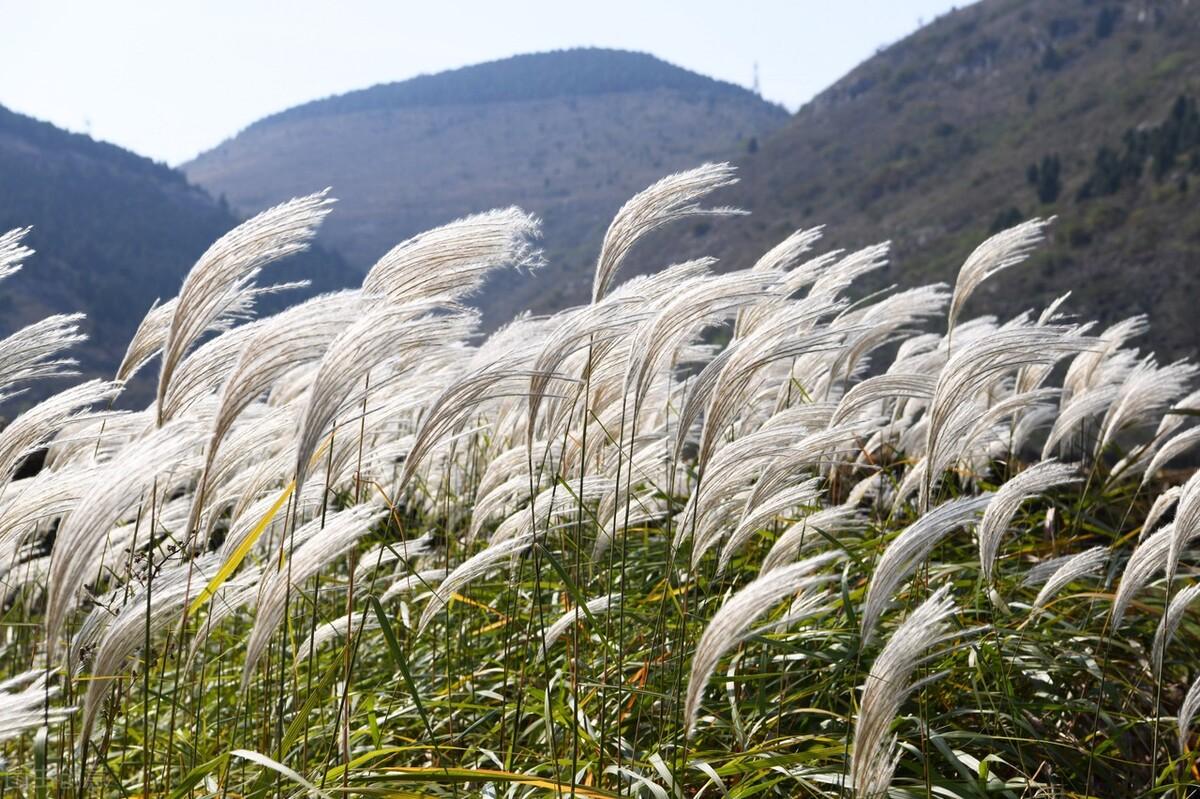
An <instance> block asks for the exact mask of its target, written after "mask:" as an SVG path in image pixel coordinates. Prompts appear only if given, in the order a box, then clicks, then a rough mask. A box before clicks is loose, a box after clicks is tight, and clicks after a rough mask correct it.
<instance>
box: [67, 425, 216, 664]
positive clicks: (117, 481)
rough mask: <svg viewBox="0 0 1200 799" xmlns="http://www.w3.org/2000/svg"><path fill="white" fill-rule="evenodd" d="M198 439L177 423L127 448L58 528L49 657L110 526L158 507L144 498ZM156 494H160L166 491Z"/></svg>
mask: <svg viewBox="0 0 1200 799" xmlns="http://www.w3.org/2000/svg"><path fill="white" fill-rule="evenodd" d="M202 435H203V433H202V428H201V426H200V424H199V423H198V422H197V421H196V420H194V419H191V418H188V417H184V418H182V419H178V420H176V421H174V422H170V423H168V424H167V425H166V426H165V427H162V428H159V429H158V430H156V431H155V432H154V433H152V434H150V435H149V436H147V437H146V438H144V439H142V440H140V441H138V442H136V443H135V444H132V445H130V446H128V447H126V448H125V449H123V450H122V451H121V453H120V455H119V456H118V457H116V458H115V459H113V460H112V461H110V462H109V463H107V464H105V466H104V468H103V469H101V470H99V471H98V472H97V473H96V476H95V478H94V479H93V481H92V483H91V485H90V486H89V487H88V491H87V493H86V494H84V496H83V497H82V498H81V499H80V502H79V508H77V509H76V511H75V512H73V513H71V515H70V516H68V517H67V519H66V521H65V522H64V523H63V524H62V525H61V526H60V527H59V529H58V534H57V536H56V537H55V540H54V550H53V558H52V563H51V566H50V578H49V580H48V581H47V593H48V596H47V603H46V615H45V620H46V641H47V648H48V649H49V651H50V653H51V655H53V653H54V649H55V647H56V646H57V641H58V636H59V633H60V632H61V631H62V625H63V623H64V622H65V621H66V617H67V614H68V613H69V612H70V610H71V608H72V607H73V606H74V604H75V597H76V593H77V592H78V591H79V589H80V588H82V587H83V585H84V583H85V582H86V581H87V580H88V578H89V577H90V576H91V575H93V574H95V571H96V563H95V557H96V553H97V552H99V551H101V550H102V548H103V547H102V545H103V542H104V539H105V537H106V536H107V535H108V533H109V529H110V527H111V525H112V524H113V523H115V522H117V521H119V520H120V519H121V517H122V514H124V513H126V512H127V511H128V510H129V509H130V508H132V507H133V506H135V505H136V504H137V503H138V502H146V500H150V502H155V501H157V499H156V498H151V497H149V496H147V494H148V493H149V492H150V489H151V488H152V486H153V485H154V483H155V478H156V477H158V476H160V474H161V473H163V472H165V471H166V470H167V469H169V468H173V469H177V470H179V469H184V470H187V469H188V468H189V467H190V463H189V461H190V458H189V455H192V454H193V453H194V451H195V449H196V446H197V445H198V444H199V442H200V437H201V436H202ZM197 465H198V464H197ZM158 489H159V491H160V492H162V491H163V490H164V489H165V486H164V485H162V484H160V485H159V486H158ZM146 504H147V505H149V504H150V503H146Z"/></svg>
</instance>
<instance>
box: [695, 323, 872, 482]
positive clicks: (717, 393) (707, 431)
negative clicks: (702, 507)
mask: <svg viewBox="0 0 1200 799" xmlns="http://www.w3.org/2000/svg"><path fill="white" fill-rule="evenodd" d="M827 311H828V306H822V307H821V308H820V309H819V310H818V311H813V310H811V309H809V308H806V307H805V306H803V305H799V304H796V305H792V306H789V307H785V308H783V309H781V311H780V312H778V313H776V314H772V316H771V317H770V318H768V319H767V320H764V321H763V323H762V324H760V325H759V326H758V327H756V328H755V330H754V332H753V333H751V334H750V335H748V336H746V338H744V339H739V340H738V341H736V342H734V343H733V344H731V345H730V346H729V348H728V349H726V350H725V351H724V352H723V353H722V355H726V353H728V355H727V356H726V357H724V358H722V357H720V356H718V357H717V358H714V359H713V360H712V361H711V362H710V363H709V364H708V366H706V367H705V368H704V369H703V371H701V373H700V376H699V378H698V379H697V381H696V383H695V384H694V385H693V386H692V390H691V391H690V392H689V393H688V396H687V400H686V401H685V403H684V406H683V408H682V409H681V410H680V413H679V419H678V422H679V425H680V427H679V438H678V439H677V441H676V448H675V451H676V457H678V455H679V454H680V453H681V451H682V447H683V443H684V438H683V437H684V434H685V431H686V430H687V429H688V428H689V427H690V426H691V424H692V422H693V421H694V420H695V419H697V418H698V417H699V415H700V408H701V407H702V405H703V407H704V426H703V428H702V430H701V435H700V447H699V452H698V453H697V456H696V462H697V463H698V464H700V465H701V466H703V464H705V463H706V462H707V461H708V459H709V458H710V457H711V456H712V453H713V450H714V448H715V446H716V444H717V442H718V440H719V438H720V437H721V436H722V435H724V434H725V433H726V432H727V431H728V428H729V425H730V424H731V423H732V422H733V420H734V418H735V417H736V416H737V414H738V412H739V411H741V410H743V409H744V407H745V402H746V399H747V398H748V397H749V396H750V395H752V394H753V393H754V389H755V383H756V382H757V381H758V380H759V379H760V378H761V375H762V371H763V369H764V368H765V367H767V366H768V365H769V364H771V363H772V362H775V361H780V360H785V359H789V358H795V357H798V356H800V355H803V354H805V353H809V352H818V351H822V350H832V349H836V348H837V347H839V346H840V345H841V343H842V341H843V340H844V338H845V335H846V333H847V332H848V331H845V330H828V329H825V330H814V329H813V325H814V324H815V322H816V319H817V318H818V317H819V316H821V315H824V313H826V312H827ZM710 372H715V374H712V375H711V376H710V375H709V374H708V373H710Z"/></svg>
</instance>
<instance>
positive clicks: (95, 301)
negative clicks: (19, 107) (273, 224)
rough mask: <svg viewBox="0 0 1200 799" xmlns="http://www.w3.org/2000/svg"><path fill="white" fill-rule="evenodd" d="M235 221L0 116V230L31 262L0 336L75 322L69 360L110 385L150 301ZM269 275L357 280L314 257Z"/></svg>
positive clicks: (9, 283) (157, 177)
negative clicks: (81, 332) (77, 331)
mask: <svg viewBox="0 0 1200 799" xmlns="http://www.w3.org/2000/svg"><path fill="white" fill-rule="evenodd" d="M238 221H239V220H238V218H237V217H235V216H234V215H233V214H232V213H231V212H230V210H229V209H228V208H226V207H224V206H223V205H221V204H220V203H217V202H216V201H214V200H213V199H212V198H211V197H210V196H209V195H208V194H206V193H205V192H204V191H203V190H202V189H199V188H197V187H195V186H192V185H189V184H188V182H187V179H186V178H185V177H184V176H183V174H182V173H180V172H177V171H175V170H173V169H169V168H168V167H166V166H163V165H161V164H157V163H154V162H153V161H150V160H148V159H145V158H142V157H140V156H137V155H134V154H133V153H130V152H128V151H126V150H122V149H121V148H119V147H115V146H113V145H110V144H105V143H101V142H97V141H94V140H92V139H91V138H90V137H88V136H82V135H79V134H73V133H67V132H66V131H63V130H60V129H58V128H56V127H54V126H53V125H50V124H48V123H45V122H39V121H37V120H35V119H31V118H29V117H26V116H22V115H21V114H16V113H13V112H12V111H9V110H8V109H5V108H3V107H0V231H5V230H10V229H11V228H14V227H24V226H27V225H32V226H33V230H32V231H31V232H30V233H29V235H28V237H27V238H26V240H25V241H26V243H27V244H29V245H30V246H31V247H33V248H34V249H35V250H36V251H37V252H36V253H35V254H34V255H33V256H32V257H31V258H30V259H29V260H28V261H27V262H26V265H25V267H24V268H23V269H22V270H21V271H20V272H18V273H17V274H16V275H14V276H12V277H10V278H8V279H6V280H5V281H4V283H3V284H0V312H2V314H3V317H2V318H3V321H2V322H0V335H6V334H8V333H11V332H12V331H13V330H16V329H17V328H18V327H20V326H22V325H24V324H28V323H29V322H32V321H34V320H36V319H40V318H42V317H44V316H46V315H48V314H51V313H69V312H75V311H82V312H84V313H86V314H87V316H88V319H87V322H86V323H85V324H84V329H85V331H86V332H87V333H88V335H89V341H88V342H87V343H85V344H83V345H81V347H79V348H77V349H75V350H73V352H72V355H73V356H74V357H76V358H77V359H78V360H79V361H80V365H81V368H82V371H83V372H84V373H85V374H87V375H89V376H91V375H96V376H107V377H111V376H112V374H113V372H114V371H115V370H116V366H117V364H118V362H119V361H120V359H121V356H122V355H123V354H124V352H125V347H126V345H127V344H128V342H129V339H130V337H131V336H132V335H133V332H134V330H135V329H136V328H137V325H138V323H139V322H140V321H141V318H142V315H143V314H144V313H145V312H146V311H147V310H148V309H149V308H150V306H151V304H152V303H153V302H154V300H155V299H157V298H162V299H166V298H169V297H172V296H174V295H175V293H176V292H177V291H178V290H179V285H180V283H181V281H182V279H183V276H184V274H186V272H187V270H188V269H189V268H190V267H191V265H192V264H193V263H194V262H195V260H196V258H197V257H199V256H200V254H201V253H203V252H204V250H205V249H206V248H207V247H208V245H209V244H211V243H212V242H213V241H214V240H215V239H217V238H218V237H219V236H221V235H222V234H223V233H225V232H226V231H227V230H229V229H230V228H232V227H234V226H235V225H236V224H237V223H238ZM269 275H270V276H278V277H279V278H280V279H281V280H289V279H297V278H300V277H304V278H309V279H311V280H313V283H314V286H313V289H312V290H316V289H318V288H320V289H329V288H334V287H338V286H344V285H349V284H351V283H352V282H356V281H357V276H356V275H355V274H353V273H352V272H351V271H350V270H349V269H348V268H347V267H346V265H345V263H344V262H343V261H341V259H340V258H338V257H337V256H335V255H331V254H329V253H326V252H320V251H313V252H308V253H304V254H302V255H299V256H296V257H295V258H293V259H291V260H289V261H287V262H284V263H283V264H280V265H279V266H277V267H273V268H272V271H271V272H270V273H269ZM297 296H298V294H296V293H292V294H291V295H290V296H289V297H288V300H289V301H291V300H294V299H295V298H296V297H297ZM49 388H50V387H47V390H49ZM142 393H144V388H143V389H142ZM26 399H28V398H26Z"/></svg>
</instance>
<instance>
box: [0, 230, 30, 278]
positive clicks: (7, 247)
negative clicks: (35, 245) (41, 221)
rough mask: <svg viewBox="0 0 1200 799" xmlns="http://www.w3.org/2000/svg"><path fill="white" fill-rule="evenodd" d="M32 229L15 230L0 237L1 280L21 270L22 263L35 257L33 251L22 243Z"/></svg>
mask: <svg viewBox="0 0 1200 799" xmlns="http://www.w3.org/2000/svg"><path fill="white" fill-rule="evenodd" d="M30 230H32V228H28V227H19V228H13V229H12V230H10V231H8V232H7V233H5V234H4V235H2V236H0V280H3V279H4V278H6V277H8V276H9V275H11V274H13V273H14V272H17V271H19V270H20V269H21V262H22V261H24V260H25V259H26V258H28V257H29V256H31V255H33V250H31V249H30V248H29V247H26V246H25V245H24V244H22V243H21V240H22V239H24V238H25V237H26V236H27V235H29V231H30Z"/></svg>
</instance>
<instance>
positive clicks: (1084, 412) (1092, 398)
mask: <svg viewBox="0 0 1200 799" xmlns="http://www.w3.org/2000/svg"><path fill="white" fill-rule="evenodd" d="M1117 390H1118V389H1117V386H1115V385H1101V386H1097V387H1095V388H1090V389H1087V390H1086V391H1082V392H1080V393H1078V394H1076V395H1075V396H1073V397H1072V398H1071V400H1070V402H1068V403H1067V404H1066V405H1064V406H1063V408H1062V410H1061V411H1060V412H1059V414H1058V418H1057V419H1055V420H1054V426H1053V427H1051V428H1050V432H1049V433H1048V434H1047V435H1046V443H1045V444H1044V445H1043V446H1042V457H1043V458H1049V457H1050V455H1051V453H1053V452H1054V448H1055V447H1056V446H1058V444H1059V443H1060V442H1061V441H1062V440H1063V439H1064V438H1066V437H1067V436H1069V435H1072V434H1074V433H1075V432H1076V431H1078V429H1079V426H1080V425H1081V424H1082V423H1083V421H1084V420H1086V419H1089V418H1091V417H1093V416H1099V415H1100V414H1101V413H1104V412H1105V411H1106V410H1107V409H1108V408H1109V407H1110V406H1111V405H1112V403H1113V402H1115V401H1116V399H1117Z"/></svg>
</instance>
